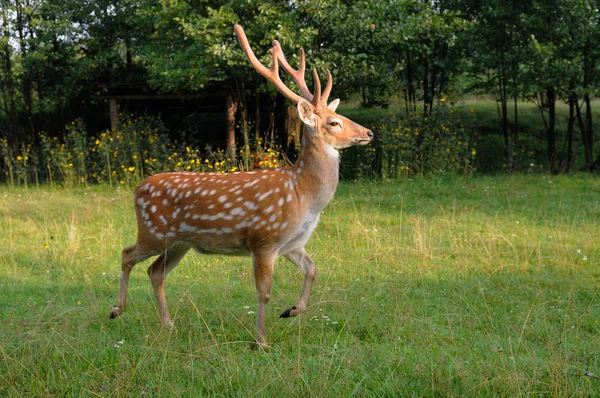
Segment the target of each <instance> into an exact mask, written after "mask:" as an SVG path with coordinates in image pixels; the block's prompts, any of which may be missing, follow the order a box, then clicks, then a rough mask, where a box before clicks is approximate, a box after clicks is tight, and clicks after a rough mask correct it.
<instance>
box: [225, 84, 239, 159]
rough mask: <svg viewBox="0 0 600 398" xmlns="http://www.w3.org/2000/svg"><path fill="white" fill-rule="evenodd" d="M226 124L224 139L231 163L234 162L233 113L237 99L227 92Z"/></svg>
mask: <svg viewBox="0 0 600 398" xmlns="http://www.w3.org/2000/svg"><path fill="white" fill-rule="evenodd" d="M226 101H227V126H226V141H227V156H229V159H230V160H231V164H236V147H235V114H236V113H237V108H238V100H237V98H235V97H234V96H233V95H232V94H231V93H229V94H227V99H226Z"/></svg>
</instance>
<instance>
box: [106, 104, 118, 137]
mask: <svg viewBox="0 0 600 398" xmlns="http://www.w3.org/2000/svg"><path fill="white" fill-rule="evenodd" d="M108 107H109V115H110V131H111V134H112V136H113V138H114V137H115V135H116V134H117V130H118V129H119V107H118V105H117V99H116V98H111V99H109V100H108Z"/></svg>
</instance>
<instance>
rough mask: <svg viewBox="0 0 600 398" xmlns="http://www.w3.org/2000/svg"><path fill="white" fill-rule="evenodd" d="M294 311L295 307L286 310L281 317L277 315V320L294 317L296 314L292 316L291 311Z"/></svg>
mask: <svg viewBox="0 0 600 398" xmlns="http://www.w3.org/2000/svg"><path fill="white" fill-rule="evenodd" d="M295 310H296V306H293V307H291V308H288V309H287V310H285V311H283V313H282V314H281V315H279V318H289V317H292V316H296V315H297V314H295V315H292V311H295Z"/></svg>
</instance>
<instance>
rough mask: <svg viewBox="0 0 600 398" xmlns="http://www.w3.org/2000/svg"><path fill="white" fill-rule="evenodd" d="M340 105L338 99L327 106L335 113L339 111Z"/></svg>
mask: <svg viewBox="0 0 600 398" xmlns="http://www.w3.org/2000/svg"><path fill="white" fill-rule="evenodd" d="M339 104H340V99H339V98H336V99H334V100H333V101H331V102H330V103H329V105H327V108H329V110H330V111H333V112H335V110H336V109H337V107H338V105H339Z"/></svg>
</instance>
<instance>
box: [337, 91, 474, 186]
mask: <svg viewBox="0 0 600 398" xmlns="http://www.w3.org/2000/svg"><path fill="white" fill-rule="evenodd" d="M467 115H468V113H466V112H465V111H464V110H462V109H461V108H457V107H453V106H450V105H447V104H446V103H445V102H440V104H439V105H438V106H437V107H435V108H434V109H433V110H432V111H431V112H430V113H428V114H424V113H420V112H412V113H409V114H408V115H406V114H405V113H404V112H398V111H387V112H385V113H383V114H382V117H381V121H380V122H379V123H376V124H375V125H373V126H371V129H372V130H373V132H374V134H375V140H374V142H373V144H372V145H371V146H369V147H365V148H356V149H353V150H352V151H349V152H348V153H347V157H348V158H350V160H349V161H347V162H346V163H343V166H342V167H343V169H342V174H343V175H344V176H345V177H351V178H360V177H368V178H373V177H382V178H397V177H407V176H410V175H415V174H440V173H448V172H451V173H461V174H469V173H472V172H473V171H475V168H474V159H475V156H476V154H477V150H476V147H477V143H476V142H475V138H474V136H473V134H472V133H471V132H470V131H469V129H468V128H467V127H466V121H465V119H466V118H467V117H468V116H467Z"/></svg>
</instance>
